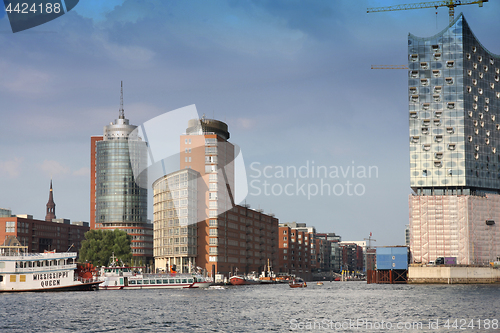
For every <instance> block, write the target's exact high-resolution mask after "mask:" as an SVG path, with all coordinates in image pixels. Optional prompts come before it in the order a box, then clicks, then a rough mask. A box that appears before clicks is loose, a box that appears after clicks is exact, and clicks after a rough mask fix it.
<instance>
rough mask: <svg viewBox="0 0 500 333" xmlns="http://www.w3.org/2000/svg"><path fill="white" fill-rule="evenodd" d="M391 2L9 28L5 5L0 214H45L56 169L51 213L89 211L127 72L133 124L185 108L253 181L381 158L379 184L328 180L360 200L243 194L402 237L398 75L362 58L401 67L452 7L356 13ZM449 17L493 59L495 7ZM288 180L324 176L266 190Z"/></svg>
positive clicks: (278, 210)
mask: <svg viewBox="0 0 500 333" xmlns="http://www.w3.org/2000/svg"><path fill="white" fill-rule="evenodd" d="M400 3H407V1H398V0H393V1H375V0H370V1H367V0H360V1H341V0H339V1H291V0H274V1H271V0H268V1H265V0H261V1H257V0H256V1H236V0H227V1H186V0H183V1H162V0H156V1H155V0H149V1H146V0H144V1H139V0H135V1H131V0H107V1H100V0H81V1H80V3H79V4H78V5H77V6H76V7H75V8H74V9H73V10H72V11H70V12H69V13H68V14H66V15H63V16H62V17H60V18H58V19H56V20H54V21H51V22H49V23H47V24H44V25H42V26H39V27H36V28H33V29H30V30H27V31H24V32H19V33H16V34H12V33H11V31H10V26H9V23H8V21H7V18H6V16H5V13H2V14H0V43H1V45H2V48H1V50H0V71H1V72H2V75H1V76H0V100H1V101H2V107H1V109H0V119H1V123H2V125H3V126H2V135H1V137H0V188H1V189H2V191H1V192H0V207H3V208H10V209H12V210H13V213H14V214H32V215H34V217H35V218H39V219H43V218H44V216H45V204H46V202H47V199H48V186H49V182H50V177H51V175H52V177H53V179H54V191H55V192H54V197H55V201H56V204H57V207H56V214H57V217H64V218H69V219H71V220H73V221H76V220H84V221H88V220H89V205H90V204H89V197H90V181H89V172H90V136H91V135H100V134H102V129H103V126H105V125H106V124H108V123H109V122H111V121H113V120H114V119H115V118H116V117H117V115H118V109H119V98H120V81H121V80H123V81H124V103H125V114H126V116H127V118H129V119H130V121H131V123H133V124H136V125H139V124H141V123H144V122H146V121H148V120H149V119H151V118H154V117H156V116H158V115H161V114H163V113H165V112H167V111H170V110H174V109H178V108H181V107H184V106H187V105H191V104H196V107H197V109H198V112H199V113H200V114H203V113H204V114H206V115H207V117H214V116H215V118H217V119H220V120H222V121H225V122H227V123H228V125H229V131H230V132H231V141H232V142H234V143H235V144H237V145H239V146H240V147H241V149H242V151H243V154H244V158H245V163H246V165H247V167H248V175H249V177H250V178H249V181H252V180H260V181H261V183H260V184H261V185H257V186H262V183H263V181H265V180H266V179H267V178H264V177H263V176H261V177H257V176H258V172H257V171H256V170H255V169H259V170H260V171H262V170H263V168H264V167H266V166H268V167H269V168H268V169H267V170H277V168H279V167H280V166H283V167H287V166H288V167H295V168H297V169H298V168H300V167H301V166H304V165H307V163H309V165H311V164H312V163H313V162H314V165H316V166H319V165H321V166H326V167H328V168H330V167H338V168H340V167H342V168H344V170H345V169H346V168H347V167H352V166H355V167H356V168H358V167H366V168H368V167H369V166H375V167H376V168H377V170H378V175H377V177H375V176H373V177H372V178H359V177H347V178H342V177H341V178H337V179H331V178H328V179H323V181H324V182H328V183H329V184H331V185H332V186H333V185H335V184H337V183H338V184H341V185H342V184H344V185H345V183H346V181H347V180H349V181H350V182H351V183H352V184H361V185H362V186H361V185H360V186H361V187H359V186H358V189H361V188H363V189H364V194H363V195H361V196H357V195H352V196H349V195H347V194H346V193H344V194H343V195H339V196H336V195H329V196H327V195H316V196H314V197H311V198H310V199H308V198H307V197H305V196H303V195H300V193H299V195H293V196H286V195H269V196H266V195H264V194H263V193H261V194H260V195H255V194H256V192H257V190H255V189H253V190H252V188H249V190H250V194H249V196H248V197H247V203H249V204H250V205H251V206H252V207H253V208H262V209H264V211H265V212H273V213H275V214H276V216H277V217H278V218H279V219H280V221H282V222H291V221H297V222H305V223H307V224H308V225H313V226H315V227H316V229H317V230H318V231H320V232H336V233H338V234H340V235H341V236H342V237H343V239H344V240H362V239H363V238H366V237H368V235H369V233H370V232H373V236H374V238H375V239H377V242H376V244H377V245H396V244H402V243H403V242H404V227H405V225H406V224H408V195H409V194H410V188H409V162H408V161H409V154H408V116H407V112H408V107H407V73H406V71H404V70H402V71H401V70H371V69H370V65H372V64H406V63H407V35H408V33H409V32H411V33H413V34H415V35H417V36H422V37H426V36H430V35H434V34H435V33H437V32H439V31H441V30H442V29H444V28H445V27H446V25H447V24H448V10H447V9H446V8H440V9H438V14H437V16H436V13H435V12H436V10H435V9H433V8H432V9H421V10H411V11H400V12H386V13H373V14H367V13H366V8H367V7H374V6H384V5H395V4H400ZM456 12H457V14H458V13H460V12H464V15H465V18H466V19H467V21H468V22H469V25H470V27H471V29H472V30H473V32H474V33H475V34H476V36H477V37H478V38H479V40H480V41H481V42H482V43H483V45H484V46H485V47H486V48H487V49H489V50H490V51H491V52H493V53H496V54H499V53H500V47H499V45H498V34H499V32H500V21H498V20H497V18H496V13H498V12H500V5H499V3H498V2H496V1H490V2H488V3H485V4H484V7H483V8H479V7H478V6H477V5H469V6H461V7H458V8H457V10H456ZM436 26H437V27H436ZM168 144H173V145H178V142H173V143H168ZM252 163H256V164H253V166H254V167H253V169H252V168H250V165H251V164H252ZM357 170H358V169H357ZM297 180H299V181H300V182H305V183H306V186H307V184H315V183H317V184H319V183H320V181H321V179H319V178H316V179H311V178H310V179H302V178H301V179H298V178H293V177H292V178H284V179H283V178H277V177H275V176H273V177H271V178H269V179H267V181H268V182H269V183H270V184H271V185H273V184H278V185H275V189H278V188H279V187H280V186H281V187H284V186H286V185H287V184H290V183H294V184H295V182H296V181H297ZM255 184H259V183H254V185H255ZM294 186H295V185H294ZM337 189H340V187H337ZM261 190H263V188H262V187H261ZM150 206H151V204H150ZM150 217H151V215H150Z"/></svg>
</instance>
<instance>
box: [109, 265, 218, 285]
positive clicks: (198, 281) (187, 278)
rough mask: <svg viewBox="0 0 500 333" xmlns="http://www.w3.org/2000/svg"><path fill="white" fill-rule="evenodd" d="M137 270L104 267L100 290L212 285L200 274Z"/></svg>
mask: <svg viewBox="0 0 500 333" xmlns="http://www.w3.org/2000/svg"><path fill="white" fill-rule="evenodd" d="M112 262H114V261H112ZM137 268H138V267H135V268H134V267H132V268H131V267H126V266H123V265H122V266H110V267H102V268H101V271H100V279H101V281H103V283H102V284H101V285H100V286H99V289H105V290H117V289H178V288H207V287H209V286H210V285H211V284H212V281H211V280H210V279H207V278H204V277H203V276H201V275H199V274H181V273H161V274H143V273H141V272H137Z"/></svg>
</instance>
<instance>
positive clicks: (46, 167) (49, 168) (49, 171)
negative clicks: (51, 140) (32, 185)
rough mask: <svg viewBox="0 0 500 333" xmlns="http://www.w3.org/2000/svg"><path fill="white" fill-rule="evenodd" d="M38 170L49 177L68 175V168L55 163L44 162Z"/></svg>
mask: <svg viewBox="0 0 500 333" xmlns="http://www.w3.org/2000/svg"><path fill="white" fill-rule="evenodd" d="M40 169H41V170H42V171H43V172H44V173H45V174H46V175H49V176H65V175H67V174H69V173H70V169H69V167H67V166H65V165H62V164H61V163H59V162H57V161H51V160H45V161H43V163H42V164H41V166H40Z"/></svg>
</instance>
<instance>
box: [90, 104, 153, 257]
mask: <svg viewBox="0 0 500 333" xmlns="http://www.w3.org/2000/svg"><path fill="white" fill-rule="evenodd" d="M136 128H137V126H134V125H130V123H129V120H128V119H126V118H125V115H124V112H123V106H122V107H121V108H120V114H119V117H118V119H116V120H115V122H114V123H111V124H110V125H107V126H105V127H104V134H103V136H102V137H93V138H92V156H91V165H92V168H93V170H92V171H93V176H94V177H92V179H91V183H92V184H91V186H92V189H91V190H93V191H94V197H93V198H92V195H91V215H93V216H91V228H96V229H112V230H114V229H121V230H124V231H126V232H127V233H128V234H129V235H131V236H132V244H131V247H132V254H133V256H134V260H136V261H142V264H146V263H147V262H148V260H150V259H152V257H153V226H152V224H151V223H148V220H147V204H148V198H147V195H148V191H147V171H144V172H142V173H141V174H140V175H135V174H134V170H147V168H146V166H147V143H146V142H145V141H143V140H142V139H141V138H140V137H138V136H137V134H136V133H137V131H134V130H135V129H136ZM92 208H94V209H95V213H93V212H92ZM92 218H93V220H92ZM92 222H93V223H92Z"/></svg>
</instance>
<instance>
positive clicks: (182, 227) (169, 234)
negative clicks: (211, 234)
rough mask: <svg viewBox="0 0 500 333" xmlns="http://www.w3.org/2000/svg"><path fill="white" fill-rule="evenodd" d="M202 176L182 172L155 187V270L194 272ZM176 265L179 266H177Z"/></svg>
mask: <svg viewBox="0 0 500 333" xmlns="http://www.w3.org/2000/svg"><path fill="white" fill-rule="evenodd" d="M200 180H201V178H200V174H199V173H198V172H197V171H194V170H192V169H182V170H179V171H176V172H173V173H171V174H168V175H166V176H164V177H162V178H160V179H158V180H156V181H155V182H154V183H153V191H154V197H153V200H154V236H153V243H154V251H153V254H154V257H155V267H157V268H164V269H166V268H167V267H168V268H170V267H175V270H176V271H177V272H180V273H185V272H189V273H191V272H193V270H194V269H195V268H196V266H195V264H196V257H197V255H198V252H197V248H198V244H197V241H198V237H197V236H198V224H197V223H198V201H200V202H203V203H204V200H203V201H202V200H200V199H204V198H203V197H201V198H199V194H201V193H203V191H200V192H198V183H199V182H200ZM174 265H175V266H174Z"/></svg>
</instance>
